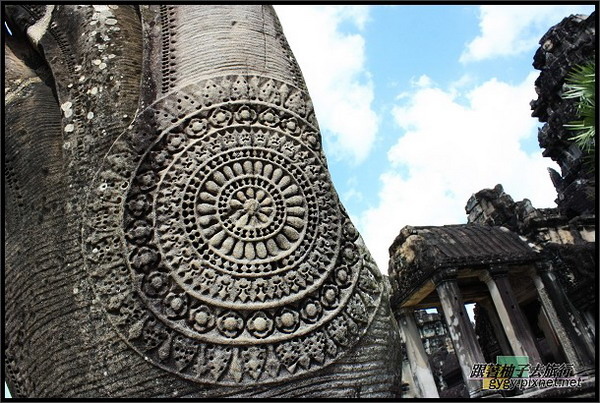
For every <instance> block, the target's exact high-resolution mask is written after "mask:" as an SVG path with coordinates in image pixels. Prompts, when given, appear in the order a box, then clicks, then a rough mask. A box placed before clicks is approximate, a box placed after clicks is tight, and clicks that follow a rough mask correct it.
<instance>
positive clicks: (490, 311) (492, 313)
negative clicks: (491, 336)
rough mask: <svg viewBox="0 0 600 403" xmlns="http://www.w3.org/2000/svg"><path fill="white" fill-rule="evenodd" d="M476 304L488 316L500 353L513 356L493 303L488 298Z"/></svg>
mask: <svg viewBox="0 0 600 403" xmlns="http://www.w3.org/2000/svg"><path fill="white" fill-rule="evenodd" d="M478 303H479V305H481V308H482V309H485V312H486V313H487V315H488V318H489V321H490V324H491V325H492V329H493V330H494V333H495V334H496V339H497V340H498V344H499V345H500V350H501V351H502V354H504V355H513V352H512V348H511V347H510V343H509V342H508V339H507V338H506V333H505V332H504V327H503V326H502V322H501V321H500V317H498V313H497V312H496V308H494V303H493V302H492V299H491V298H489V297H488V298H486V299H485V300H482V301H478Z"/></svg>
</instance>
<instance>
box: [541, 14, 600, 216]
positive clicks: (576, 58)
mask: <svg viewBox="0 0 600 403" xmlns="http://www.w3.org/2000/svg"><path fill="white" fill-rule="evenodd" d="M595 24H596V16H595V13H592V14H591V15H590V16H582V15H577V16H570V17H568V18H565V19H564V20H563V21H561V22H560V23H559V24H557V25H555V26H554V27H552V28H550V30H548V32H547V33H546V34H545V35H544V36H543V37H542V38H541V39H540V42H539V43H540V45H541V47H540V48H539V49H538V50H537V52H536V54H535V56H534V62H533V66H534V67H535V68H536V69H538V70H541V73H540V76H539V77H538V78H537V80H536V82H535V86H536V92H537V94H538V98H537V99H536V100H533V101H532V102H531V109H532V110H533V112H532V116H534V117H537V118H538V119H539V120H540V121H541V122H545V124H544V126H543V127H542V128H541V129H540V131H539V134H538V140H539V143H540V147H541V148H544V149H545V150H544V156H545V157H550V158H552V159H553V160H554V161H556V162H557V163H558V164H559V166H560V168H561V174H558V172H556V171H554V170H553V169H550V174H551V178H552V182H553V183H554V186H555V187H556V191H557V193H558V198H557V200H556V202H557V204H558V208H559V210H560V212H561V213H562V214H564V215H566V216H568V217H574V216H577V215H580V214H589V213H592V212H593V211H594V208H595V207H594V206H595V198H594V197H595V179H594V173H593V172H589V169H586V168H585V167H584V166H583V162H584V157H585V155H583V154H582V152H581V150H580V149H579V147H578V146H577V145H576V144H575V143H574V142H573V141H572V140H570V138H571V137H572V136H573V135H574V132H573V131H571V130H568V129H567V128H565V127H564V125H565V124H567V123H569V122H570V121H572V120H575V119H576V107H575V102H576V100H574V99H567V100H565V99H563V98H562V97H561V94H562V92H563V85H564V83H565V78H566V77H567V75H568V74H569V73H570V72H571V71H572V70H573V68H574V67H575V66H577V65H580V64H584V63H585V62H588V61H589V60H594V58H595V54H596V47H597V42H596V25H595Z"/></svg>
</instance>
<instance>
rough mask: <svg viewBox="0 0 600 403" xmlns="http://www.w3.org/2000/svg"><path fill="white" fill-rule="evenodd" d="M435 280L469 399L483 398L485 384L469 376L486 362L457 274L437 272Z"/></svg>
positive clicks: (452, 271)
mask: <svg viewBox="0 0 600 403" xmlns="http://www.w3.org/2000/svg"><path fill="white" fill-rule="evenodd" d="M433 281H434V283H435V285H436V289H437V293H438V296H439V298H440V303H441V305H442V310H443V311H444V319H445V321H446V326H448V331H449V332H450V338H451V339H452V344H453V345H454V351H455V352H456V356H457V358H458V362H459V364H460V369H461V371H462V375H463V379H464V380H465V384H466V386H467V389H468V391H469V397H472V398H473V397H481V396H482V394H483V392H484V391H483V390H482V381H481V380H479V379H470V378H469V377H470V375H471V370H472V369H473V364H478V363H484V362H485V359H484V357H483V353H482V352H481V347H480V346H479V343H478V342H477V337H476V336H475V330H474V329H473V326H472V325H471V322H470V321H469V316H468V315H467V311H466V309H465V304H464V301H463V299H462V296H461V294H460V290H459V288H458V284H457V283H456V271H455V270H450V271H445V272H441V273H438V274H436V275H435V276H434V278H433Z"/></svg>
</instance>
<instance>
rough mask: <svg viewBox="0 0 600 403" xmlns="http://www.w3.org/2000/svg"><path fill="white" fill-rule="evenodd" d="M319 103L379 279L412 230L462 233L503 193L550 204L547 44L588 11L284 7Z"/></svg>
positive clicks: (339, 182)
mask: <svg viewBox="0 0 600 403" xmlns="http://www.w3.org/2000/svg"><path fill="white" fill-rule="evenodd" d="M275 9H276V11H277V13H278V15H279V18H280V20H281V23H282V25H283V29H284V32H285V34H286V37H287V39H288V42H289V43H290V46H291V48H292V51H293V52H294V54H295V55H296V58H297V59H298V62H299V64H300V67H301V69H302V71H303V74H304V77H305V79H306V82H307V85H308V89H309V91H310V93H311V96H312V99H313V102H314V104H315V109H316V114H317V119H318V120H319V125H320V127H321V132H322V135H323V141H324V146H325V151H326V155H327V159H328V164H329V168H330V171H331V174H332V178H333V181H334V184H335V187H336V189H337V191H338V193H339V195H340V198H341V200H342V202H343V204H344V206H345V207H346V209H347V210H348V212H349V213H350V215H351V217H352V219H353V222H354V223H355V225H356V226H357V227H358V229H359V231H360V232H361V234H362V236H363V238H364V240H365V242H366V244H367V246H368V247H369V249H370V251H371V253H372V254H373V256H374V258H375V260H376V261H377V263H378V265H379V268H380V270H381V271H382V272H384V273H387V263H388V252H387V249H388V247H389V245H390V244H391V243H392V241H393V239H394V238H395V236H396V235H397V234H398V232H399V231H400V229H401V228H402V227H403V226H405V225H415V226H417V225H443V224H456V223H464V222H466V214H465V211H464V206H465V204H466V202H467V200H468V198H469V197H470V196H471V194H473V193H475V192H477V191H479V190H481V189H482V188H490V187H494V186H495V185H496V184H497V183H502V184H503V186H504V189H505V191H506V192H507V193H509V194H510V195H511V196H512V197H513V198H514V199H515V201H518V200H522V199H523V198H528V199H530V200H531V201H532V203H533V205H534V206H535V207H540V208H541V207H554V206H555V203H554V199H555V198H556V194H555V191H554V188H553V186H552V183H551V181H550V179H549V176H548V173H547V167H553V168H555V169H557V170H558V166H557V165H556V164H555V163H554V162H553V161H552V160H551V159H549V158H543V157H542V155H541V149H540V148H539V146H538V143H537V129H538V127H541V124H539V123H538V122H537V119H535V118H532V117H531V116H530V115H531V111H530V107H529V102H530V101H531V100H532V99H535V98H537V96H536V94H535V89H534V81H535V79H536V78H537V77H538V75H539V71H537V70H535V69H534V68H533V67H532V62H533V55H534V53H535V51H536V49H537V48H538V46H539V44H538V41H539V40H540V38H541V37H542V35H543V34H544V33H545V32H546V31H547V30H548V29H549V28H550V27H551V26H553V25H555V24H557V23H559V22H560V21H561V20H562V19H563V18H565V17H567V16H568V15H570V14H578V13H583V14H589V13H591V12H592V11H593V9H594V7H593V6H589V5H588V6H579V5H572V4H571V5H566V6H547V5H530V6H524V5H512V6H511V5H497V6H491V5H488V6H470V5H469V6H467V5H443V6H441V5H398V6H307V5H300V6H288V5H279V6H275Z"/></svg>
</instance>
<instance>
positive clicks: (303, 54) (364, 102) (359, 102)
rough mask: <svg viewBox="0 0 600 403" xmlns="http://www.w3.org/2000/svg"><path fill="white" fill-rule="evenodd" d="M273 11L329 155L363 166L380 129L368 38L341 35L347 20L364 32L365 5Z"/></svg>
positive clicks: (356, 35)
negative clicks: (367, 52)
mask: <svg viewBox="0 0 600 403" xmlns="http://www.w3.org/2000/svg"><path fill="white" fill-rule="evenodd" d="M275 10H276V12H277V15H278V16H279V19H280V21H281V24H282V26H283V30H284V33H285V35H286V38H287V40H288V42H289V44H290V47H291V48H292V51H293V53H294V55H295V56H296V59H297V60H298V64H299V65H300V68H301V69H302V73H303V75H304V78H305V80H306V84H307V86H308V89H309V91H310V94H311V97H312V100H313V103H314V106H315V112H316V115H317V119H318V120H319V125H320V127H321V130H322V131H323V132H324V135H323V137H324V138H325V139H326V140H327V142H328V143H329V144H330V145H331V147H328V148H329V149H330V150H332V151H333V152H334V154H333V155H331V154H330V155H329V157H336V158H339V159H342V158H346V159H348V158H349V159H350V160H351V161H353V162H355V163H361V162H363V161H364V160H365V159H366V158H367V156H368V155H369V153H370V151H371V149H372V146H373V143H374V141H375V136H376V133H377V128H378V118H377V115H376V113H375V112H374V111H373V109H372V107H371V104H372V101H373V98H374V95H373V93H374V90H373V83H372V81H371V79H370V76H369V72H368V71H367V70H366V67H365V39H364V38H363V36H361V35H360V34H347V33H343V32H341V31H340V25H341V24H342V23H343V22H350V23H351V24H353V25H354V26H355V27H356V29H357V30H359V31H360V30H361V29H363V27H364V25H365V24H366V22H367V21H368V18H369V14H368V12H369V9H368V7H366V6H289V5H277V6H275Z"/></svg>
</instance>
